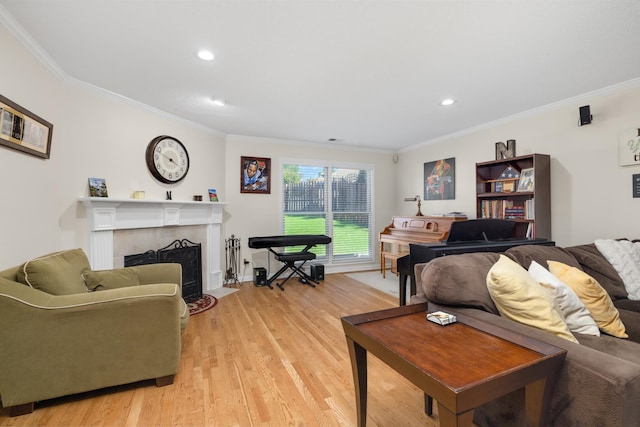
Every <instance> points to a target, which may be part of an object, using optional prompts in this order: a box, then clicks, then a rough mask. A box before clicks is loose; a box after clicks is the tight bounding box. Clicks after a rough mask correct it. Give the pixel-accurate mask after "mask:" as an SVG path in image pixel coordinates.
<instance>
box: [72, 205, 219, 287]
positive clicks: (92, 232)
mask: <svg viewBox="0 0 640 427" xmlns="http://www.w3.org/2000/svg"><path fill="white" fill-rule="evenodd" d="M78 201H79V202H80V203H82V205H83V206H84V208H85V210H86V212H87V227H88V242H87V248H88V249H87V252H88V253H87V255H88V257H89V262H90V263H91V268H93V269H94V270H107V269H112V268H113V233H114V231H116V230H126V229H134V228H159V227H180V226H187V225H205V226H206V229H207V231H206V235H207V242H206V248H207V249H206V253H205V254H203V256H204V258H205V259H204V260H203V261H204V263H205V266H206V277H205V278H203V279H204V282H205V283H203V285H204V286H203V288H204V289H203V290H205V291H207V290H208V291H211V290H213V289H216V288H219V287H221V286H222V272H221V269H220V259H221V256H220V248H221V228H222V218H223V210H224V206H225V205H226V203H222V202H192V201H178V200H161V201H158V200H146V199H113V198H108V197H81V198H79V199H78Z"/></svg>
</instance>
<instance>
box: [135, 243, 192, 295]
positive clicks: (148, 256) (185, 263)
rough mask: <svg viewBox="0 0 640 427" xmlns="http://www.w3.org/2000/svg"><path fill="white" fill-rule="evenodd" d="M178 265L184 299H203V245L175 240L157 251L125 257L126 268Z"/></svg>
mask: <svg viewBox="0 0 640 427" xmlns="http://www.w3.org/2000/svg"><path fill="white" fill-rule="evenodd" d="M165 262H167V263H177V264H180V265H181V266H182V298H183V299H184V300H185V301H186V302H191V301H195V300H197V299H199V298H201V297H202V245H201V244H200V243H193V242H192V241H190V240H187V239H182V240H174V241H173V242H171V243H170V244H169V245H167V246H165V247H164V248H161V249H158V250H157V251H154V250H148V251H146V252H144V253H141V254H133V255H125V257H124V266H125V267H133V266H136V265H144V264H157V263H165Z"/></svg>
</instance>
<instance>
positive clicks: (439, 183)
mask: <svg viewBox="0 0 640 427" xmlns="http://www.w3.org/2000/svg"><path fill="white" fill-rule="evenodd" d="M455 177H456V159H455V157H450V158H448V159H442V160H436V161H434V162H428V163H425V164H424V200H452V199H455V198H456V186H455Z"/></svg>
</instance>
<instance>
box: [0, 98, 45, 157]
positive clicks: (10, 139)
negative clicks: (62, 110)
mask: <svg viewBox="0 0 640 427" xmlns="http://www.w3.org/2000/svg"><path fill="white" fill-rule="evenodd" d="M52 133H53V125H52V124H51V123H49V122H48V121H46V120H44V119H43V118H41V117H39V116H37V115H35V114H33V113H32V112H31V111H29V110H27V109H25V108H22V107H21V106H19V105H18V104H16V103H15V102H13V101H11V100H10V99H7V98H5V97H4V96H2V95H0V145H4V146H5V147H9V148H13V149H14V150H18V151H22V152H23V153H27V154H31V155H32V156H37V157H42V158H43V159H48V158H49V155H50V153H51V135H52Z"/></svg>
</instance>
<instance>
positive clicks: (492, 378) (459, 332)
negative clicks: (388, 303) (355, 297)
mask: <svg viewBox="0 0 640 427" xmlns="http://www.w3.org/2000/svg"><path fill="white" fill-rule="evenodd" d="M426 312H427V304H426V303H425V304H415V305H409V306H404V307H398V308H393V309H389V310H382V311H377V312H372V313H365V314H359V315H355V316H347V317H343V318H342V326H343V328H344V332H345V335H346V338H347V345H348V347H349V355H350V357H351V367H352V369H353V379H354V384H355V392H356V406H357V419H358V426H359V427H365V426H366V421H367V351H368V352H370V353H371V354H373V355H375V356H376V357H378V358H379V359H380V360H382V361H383V362H385V363H386V364H387V365H389V366H390V367H391V368H393V369H395V370H396V371H397V372H398V373H400V374H401V375H403V376H404V377H405V378H407V379H408V380H410V381H411V382H413V383H414V384H415V385H416V386H418V387H420V388H421V389H422V390H423V391H424V392H425V396H431V397H432V398H433V399H435V400H436V401H437V402H438V414H439V417H440V425H441V426H444V427H446V426H472V424H473V410H474V408H475V407H476V406H478V405H481V404H483V403H486V402H489V401H491V400H494V399H496V398H498V397H500V396H503V395H505V394H507V393H510V392H512V391H514V390H517V389H520V388H525V399H526V403H525V404H526V414H527V426H545V425H547V424H548V414H549V405H550V401H551V394H552V391H553V388H554V385H555V382H556V376H557V373H558V371H559V369H560V367H561V366H562V363H563V362H564V358H565V356H566V350H564V349H561V348H558V347H554V346H552V345H549V344H546V343H543V342H541V341H537V340H534V339H531V338H529V337H526V336H523V335H520V334H516V333H514V332H512V331H508V330H506V329H503V328H500V327H497V326H495V325H491V324H488V323H485V322H481V321H479V320H477V319H473V318H471V317H468V316H464V315H461V314H459V313H456V312H455V311H453V310H452V311H451V312H452V313H454V314H456V316H458V323H454V324H452V325H447V326H440V325H436V324H435V323H432V322H429V321H427V320H426ZM479 362H480V363H479Z"/></svg>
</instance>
